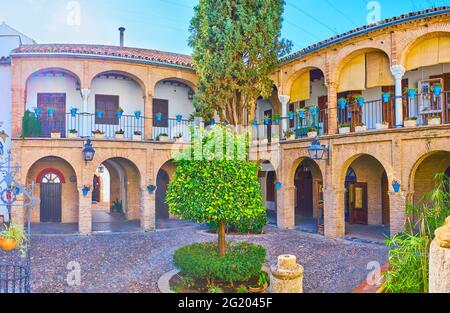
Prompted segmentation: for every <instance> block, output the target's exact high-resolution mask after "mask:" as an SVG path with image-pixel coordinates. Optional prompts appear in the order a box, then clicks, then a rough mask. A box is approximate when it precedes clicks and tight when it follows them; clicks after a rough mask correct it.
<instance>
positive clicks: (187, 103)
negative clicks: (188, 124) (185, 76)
mask: <svg viewBox="0 0 450 313" xmlns="http://www.w3.org/2000/svg"><path fill="white" fill-rule="evenodd" d="M189 91H190V88H188V87H183V86H175V85H171V84H168V83H163V82H159V83H158V84H156V87H155V94H154V95H153V98H155V99H164V100H169V118H175V117H176V116H177V115H178V114H181V115H182V116H183V119H188V118H189V116H190V115H191V114H192V113H194V112H195V108H194V105H193V104H192V100H189V98H188V97H189Z"/></svg>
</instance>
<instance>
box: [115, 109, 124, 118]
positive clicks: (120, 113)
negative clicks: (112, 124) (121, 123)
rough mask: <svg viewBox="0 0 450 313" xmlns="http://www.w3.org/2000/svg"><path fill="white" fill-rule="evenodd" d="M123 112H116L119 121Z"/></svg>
mask: <svg viewBox="0 0 450 313" xmlns="http://www.w3.org/2000/svg"><path fill="white" fill-rule="evenodd" d="M122 115H123V112H122V111H117V112H116V116H117V118H118V119H119V120H120V119H121V118H122Z"/></svg>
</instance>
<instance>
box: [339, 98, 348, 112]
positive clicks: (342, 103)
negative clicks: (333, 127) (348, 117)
mask: <svg viewBox="0 0 450 313" xmlns="http://www.w3.org/2000/svg"><path fill="white" fill-rule="evenodd" d="M338 102H339V107H340V108H341V110H345V108H346V107H347V100H345V99H341V100H339V101H338Z"/></svg>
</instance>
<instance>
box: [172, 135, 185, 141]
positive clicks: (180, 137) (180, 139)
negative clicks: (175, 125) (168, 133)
mask: <svg viewBox="0 0 450 313" xmlns="http://www.w3.org/2000/svg"><path fill="white" fill-rule="evenodd" d="M174 139H175V142H183V141H184V139H183V134H182V133H178V134H176V135H175V137H174Z"/></svg>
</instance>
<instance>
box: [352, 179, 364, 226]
mask: <svg viewBox="0 0 450 313" xmlns="http://www.w3.org/2000/svg"><path fill="white" fill-rule="evenodd" d="M350 224H361V225H367V224H368V208H367V183H351V184H350Z"/></svg>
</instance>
